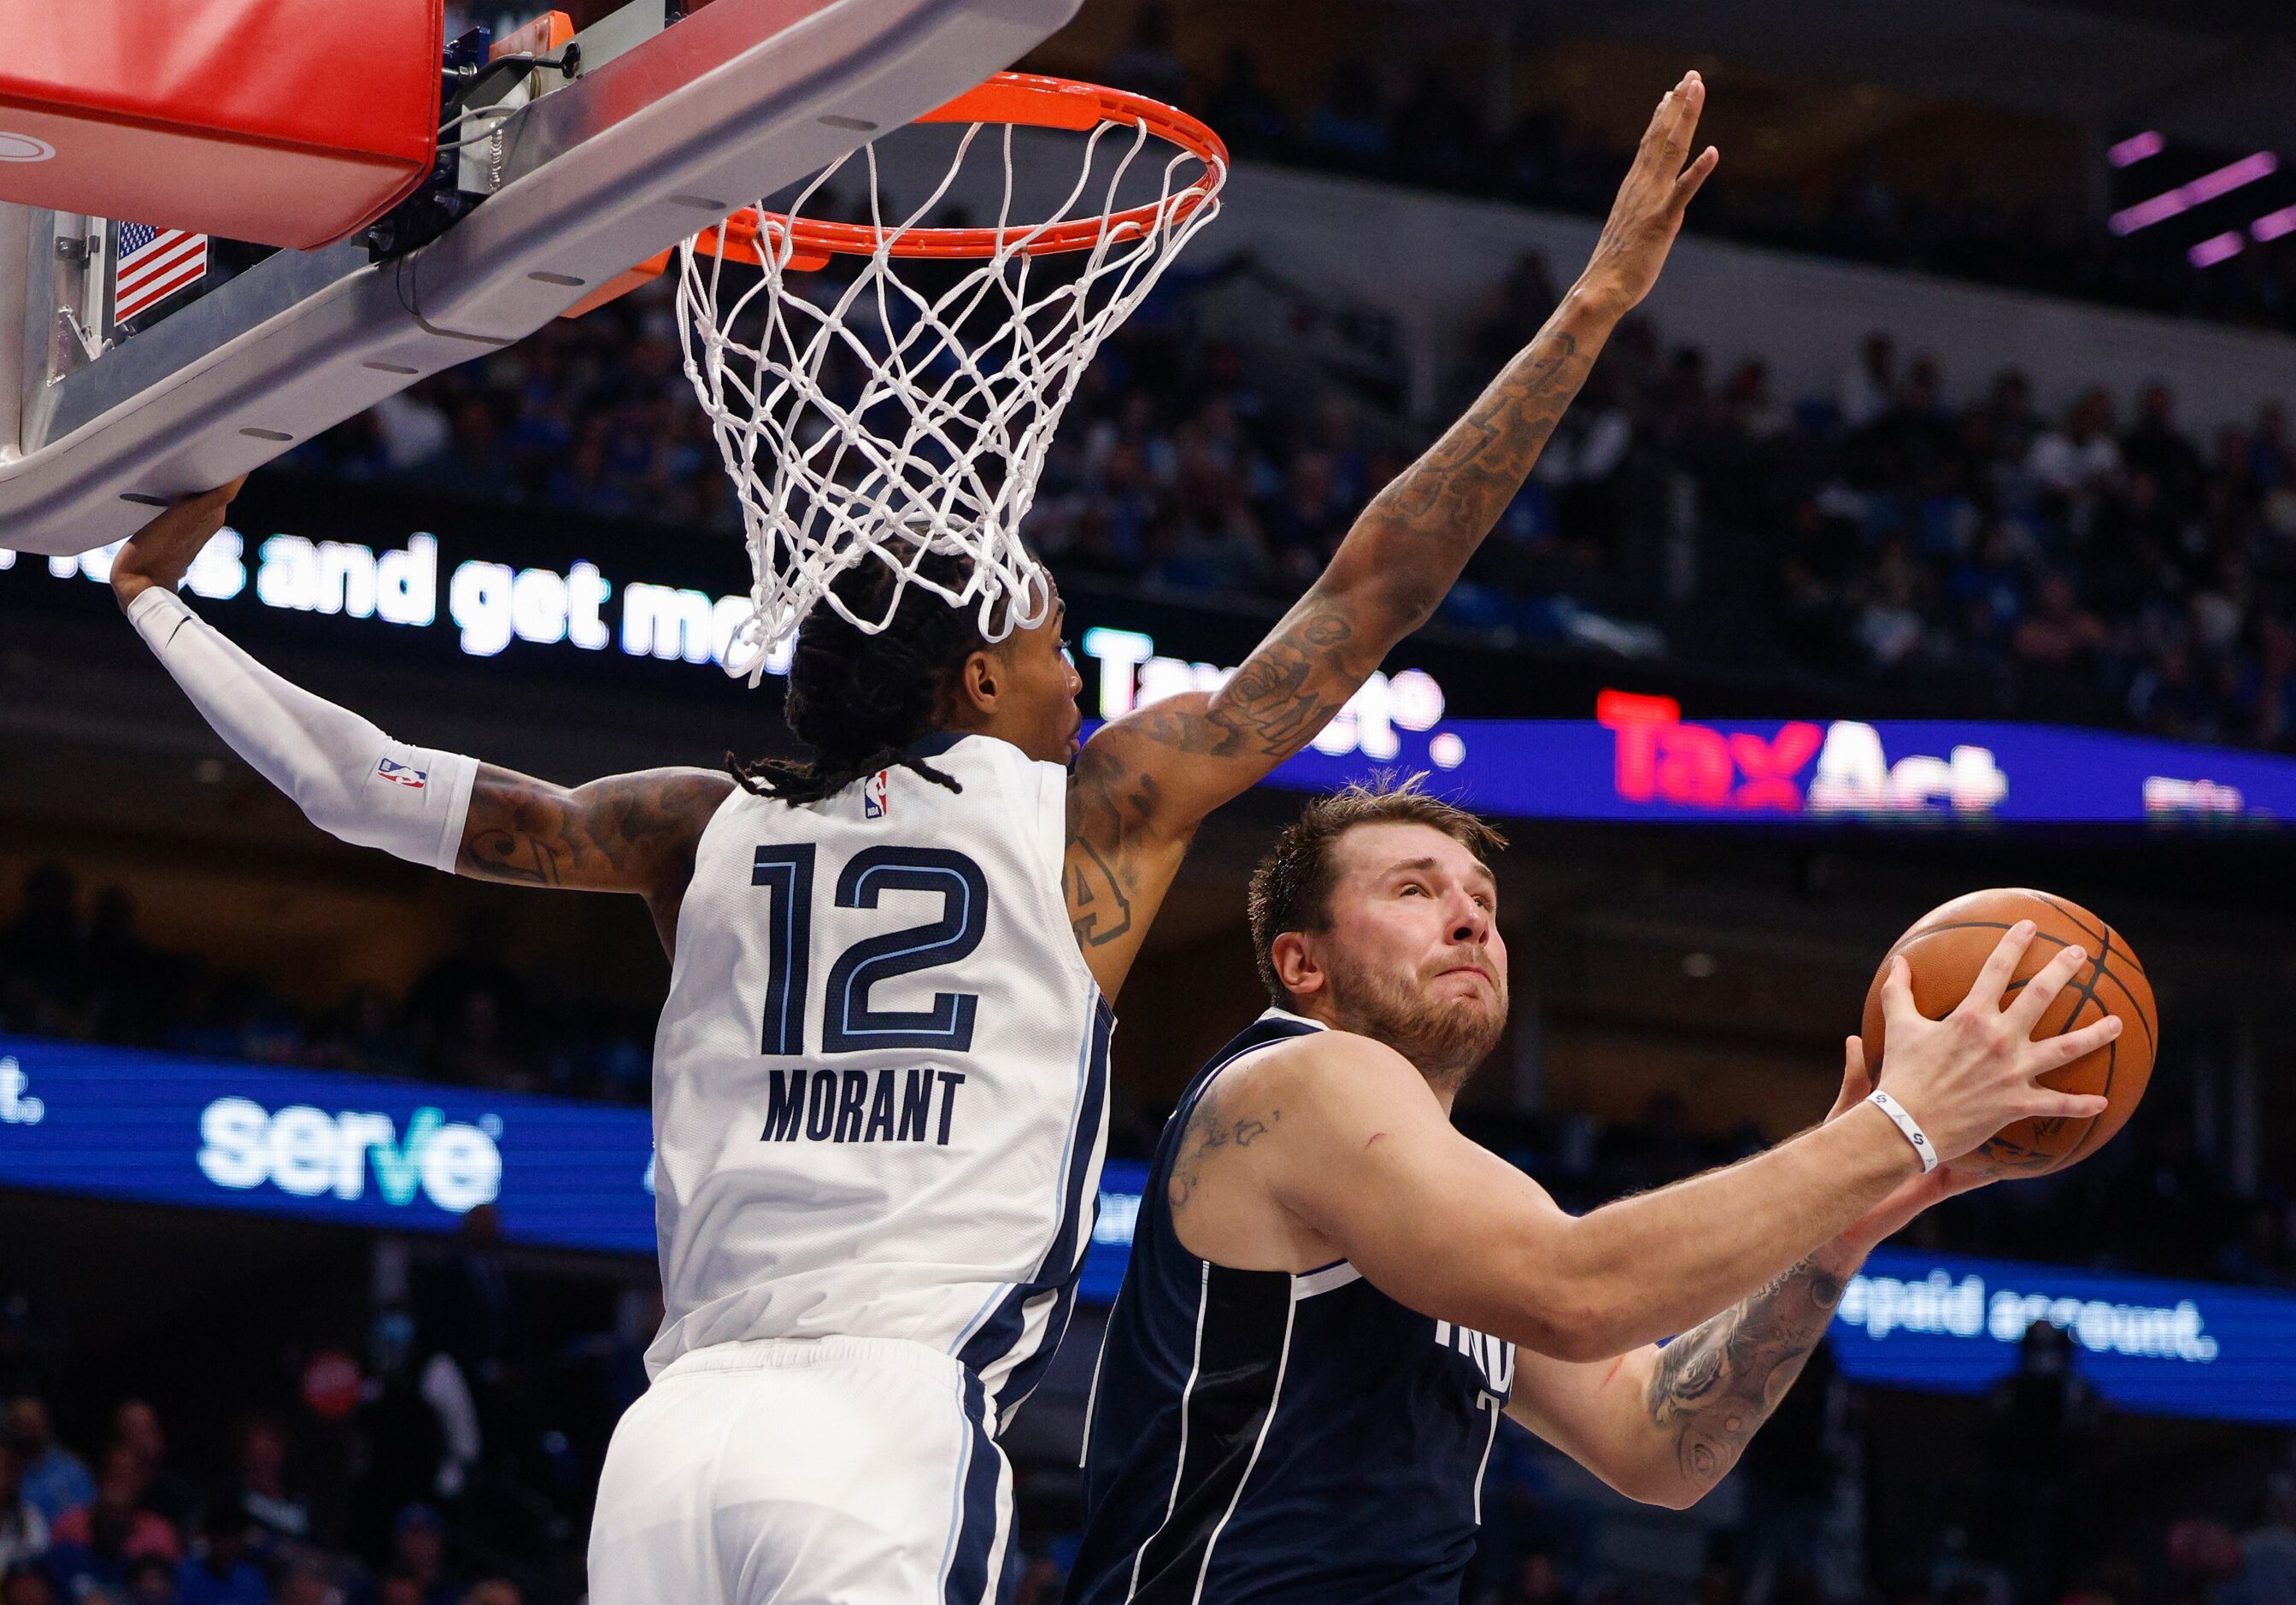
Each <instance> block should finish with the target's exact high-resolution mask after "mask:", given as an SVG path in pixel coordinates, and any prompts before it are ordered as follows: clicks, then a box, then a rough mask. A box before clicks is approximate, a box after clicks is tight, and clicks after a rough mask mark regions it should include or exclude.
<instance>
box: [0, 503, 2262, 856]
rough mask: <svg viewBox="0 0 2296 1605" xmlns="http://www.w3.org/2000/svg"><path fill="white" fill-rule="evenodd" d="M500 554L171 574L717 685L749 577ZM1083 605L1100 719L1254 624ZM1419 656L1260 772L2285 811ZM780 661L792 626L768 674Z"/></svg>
mask: <svg viewBox="0 0 2296 1605" xmlns="http://www.w3.org/2000/svg"><path fill="white" fill-rule="evenodd" d="M501 539H510V538H508V537H504V538H501ZM600 539H602V540H604V539H608V537H607V536H605V535H603V534H602V535H601V536H600ZM577 544H578V542H577ZM565 545H566V542H564V541H558V542H555V543H553V550H560V548H562V547H565ZM504 555H505V553H504V550H503V549H502V548H501V547H499V545H498V544H497V541H496V539H495V538H480V539H472V538H468V537H462V536H456V537H451V538H450V537H448V536H447V535H444V534H432V533H427V532H414V533H408V534H405V535H403V536H396V537H394V538H391V539H382V540H379V541H375V542H373V543H366V542H360V541H356V540H340V539H315V538H313V537H311V536H308V535H305V534H299V533H295V532H291V531H283V532H281V533H276V534H272V535H268V536H262V537H257V536H254V535H250V534H242V532H241V531H235V530H226V531H224V532H223V533H222V534H221V535H220V536H218V537H217V539H216V540H215V541H213V542H212V543H210V545H209V547H208V548H207V549H206V550H205V551H204V552H203V553H202V554H201V557H200V560H199V562H198V563H197V564H194V565H193V568H192V571H191V572H190V574H189V575H188V576H187V578H186V580H185V583H184V588H185V590H186V592H187V593H188V594H189V596H190V597H191V600H192V601H193V605H195V606H198V607H199V608H201V610H202V611H203V612H205V613H209V615H210V616H211V617H213V618H214V619H215V621H217V624H218V625H220V626H221V627H223V628H224V629H225V630H227V631H230V632H233V633H234V634H238V635H242V636H244V638H246V640H247V641H248V643H249V644H250V646H254V647H255V648H256V649H257V650H258V653H260V652H261V651H262V650H264V649H265V646H266V639H267V638H268V636H272V635H276V634H277V632H279V631H281V630H292V631H294V632H295V638H296V639H298V640H299V641H301V642H303V643H304V644H306V645H308V644H309V643H311V642H312V641H313V640H315V639H317V640H324V642H327V643H329V644H334V645H339V646H340V649H341V650H343V651H346V652H357V653H358V654H361V655H362V658H363V659H364V660H365V661H368V662H373V663H377V664H381V663H388V662H389V661H390V660H391V659H392V657H393V656H394V655H401V656H404V657H406V659H408V660H410V661H411V660H413V659H414V658H416V657H429V658H431V659H438V658H440V657H445V658H447V659H449V660H457V661H460V662H462V663H468V664H470V665H471V666H472V667H473V668H477V667H479V666H481V665H495V664H509V665H512V666H520V667H527V668H537V669H544V670H546V671H564V670H570V669H571V670H578V671H583V672H586V673H587V674H589V675H590V676H591V677H592V678H596V677H597V676H598V675H600V674H604V675H608V676H612V677H619V678H621V679H628V680H630V681H631V682H632V683H633V684H636V683H640V682H644V683H645V684H648V685H652V686H654V687H662V688H674V687H676V686H679V685H684V686H689V687H697V688H700V687H706V686H707V685H708V683H709V680H708V678H705V677H711V678H715V679H717V682H718V683H719V684H720V685H721V686H722V685H723V684H724V683H725V680H724V674H725V671H726V669H727V667H728V664H727V662H726V660H727V656H728V654H729V652H731V651H732V650H733V648H732V642H733V641H734V638H735V637H736V633H737V631H738V630H740V628H741V626H742V623H743V621H745V620H746V619H747V618H748V616H749V612H750V598H749V597H748V596H747V595H746V594H745V593H742V592H728V591H726V589H725V588H722V587H713V586H697V585H694V584H692V583H681V582H680V580H691V579H692V578H693V572H692V571H688V572H686V573H685V574H684V575H678V574H673V573H668V572H664V571H663V569H662V567H661V564H662V559H661V558H660V556H658V555H656V554H652V553H650V552H648V551H646V550H644V549H643V548H641V547H635V546H631V545H628V544H627V543H626V542H625V543H623V544H622V545H621V546H620V547H619V555H618V554H617V552H616V551H609V550H599V551H594V552H590V553H589V554H588V555H582V554H581V553H578V552H570V551H565V550H561V551H560V556H557V557H555V558H553V560H552V561H550V562H547V563H525V564H520V563H513V562H508V561H503V560H502V558H503V557H504ZM719 555H720V556H726V554H722V553H721V554H719ZM110 565H111V548H107V549H104V550H100V551H95V552H90V553H86V554H85V555H83V556H77V557H54V558H43V557H23V556H17V555H15V554H12V553H9V552H6V551H0V603H6V602H12V601H21V602H28V603H30V604H31V605H35V606H37V605H41V603H42V602H43V601H47V602H50V603H53V602H55V601H63V602H65V603H67V604H69V605H73V606H86V605H88V604H91V603H94V602H95V601H96V600H97V598H98V597H100V596H101V593H100V592H98V591H96V590H95V589H94V588H95V587H96V586H98V585H101V584H102V582H103V581H104V580H107V579H108V578H109V574H110ZM1071 609H1072V613H1074V614H1075V616H1076V621H1077V626H1082V628H1078V629H1077V644H1078V667H1079V668H1080V669H1081V670H1083V671H1084V674H1085V679H1086V696H1087V703H1088V704H1089V705H1088V708H1087V712H1089V713H1091V714H1093V715H1094V716H1095V717H1097V718H1099V719H1102V720H1106V719H1113V718H1118V717H1120V716H1121V715H1123V714H1125V713H1128V712H1131V711H1132V710H1133V709H1135V708H1137V707H1142V706H1145V705H1147V704H1152V703H1154V702H1156V701H1159V700H1160V699H1161V698H1164V697H1166V696H1170V695H1175V694H1177V693H1180V692H1184V691H1195V690H1210V689H1213V688H1215V687H1218V686H1219V685H1220V684H1222V683H1223V682H1224V681H1225V680H1226V679H1227V677H1228V676H1229V675H1230V674H1232V673H1234V664H1235V663H1238V662H1240V661H1241V660H1242V657H1243V655H1244V654H1246V653H1248V652H1249V651H1250V650H1251V643H1252V641H1253V640H1254V639H1255V638H1257V636H1258V634H1259V630H1260V628H1261V626H1260V624H1259V622H1258V621H1253V620H1250V619H1244V620H1240V621H1232V620H1228V619H1226V618H1225V617H1223V616H1220V615H1216V614H1211V613H1199V614H1197V615H1195V616H1194V618H1193V624H1192V626H1191V628H1192V630H1193V633H1194V635H1195V636H1197V637H1199V638H1210V637H1212V636H1217V638H1220V639H1222V640H1225V641H1226V643H1227V645H1226V646H1225V647H1223V649H1222V650H1221V653H1220V654H1219V657H1218V660H1216V661H1214V660H1206V659H1202V658H1197V657H1193V656H1184V655H1179V654H1174V653H1172V652H1170V651H1169V650H1164V649H1161V648H1160V644H1159V641H1158V639H1157V637H1156V635H1155V634H1154V633H1152V630H1149V629H1144V628H1135V627H1134V624H1133V623H1132V622H1129V621H1128V617H1136V618H1137V619H1138V621H1139V622H1141V623H1146V622H1148V618H1147V616H1146V609H1145V605H1144V604H1141V603H1140V602H1138V601H1137V600H1136V599H1135V598H1130V597H1127V596H1125V595H1122V594H1118V595H1111V596H1107V597H1098V596H1095V597H1089V598H1088V599H1087V597H1085V595H1084V593H1082V592H1079V593H1078V597H1076V598H1072V601H1071ZM1184 611H1185V610H1184ZM1166 612H1167V613H1168V614H1169V613H1170V612H1171V609H1169V608H1167V609H1166ZM1072 628H1076V626H1072ZM1411 652H1412V648H1411V647H1410V646H1406V647H1405V648H1404V649H1403V651H1402V652H1401V653H1399V654H1398V662H1397V663H1395V665H1394V666H1393V667H1392V668H1391V669H1390V670H1389V671H1383V672H1379V673H1374V675H1372V676H1371V678H1370V679H1369V681H1368V682H1367V683H1366V684H1365V686H1364V687H1363V688H1362V689H1361V690H1360V691H1358V692H1357V694H1356V695H1355V696H1354V697H1353V698H1352V699H1351V700H1350V701H1349V703H1348V704H1347V706H1346V707H1345V708H1343V709H1341V712H1339V713H1338V714H1336V715H1335V716H1334V717H1333V719H1332V720H1331V722H1330V723H1329V724H1328V725H1326V726H1325V727H1324V729H1323V730H1321V731H1320V732H1318V733H1317V735H1316V737H1315V739H1314V741H1313V742H1312V744H1311V745H1309V747H1308V750H1306V751H1304V752H1302V753H1300V754H1299V755H1298V756H1297V757H1295V758H1293V759H1292V761H1290V762H1288V763H1286V764H1284V765H1283V768H1282V769H1280V770H1277V772H1276V773H1275V776H1273V777H1272V778H1271V780H1270V784H1271V785H1274V786H1278V787H1283V788H1291V789H1295V790H1310V789H1319V788H1322V787H1325V786H1333V785H1338V784H1341V783H1343V782H1345V781H1349V780H1353V779H1360V778H1364V777H1365V775H1366V774H1367V773H1369V772H1370V771H1371V770H1375V769H1403V770H1428V771H1430V772H1431V774H1432V775H1433V776H1434V777H1435V778H1436V780H1437V781H1438V783H1439V786H1441V788H1442V789H1443V790H1445V791H1446V792H1448V793H1450V794H1456V795H1457V796H1458V797H1459V798H1460V799H1461V800H1462V801H1464V802H1467V803H1468V804H1469V805H1471V806H1473V807H1477V808H1480V809H1483V810H1486V811H1489V812H1492V813H1496V814H1501V815H1505V816H1508V817H1511V818H1515V819H1608V820H1623V821H1653V822H1669V823H1727V824H1753V825H1765V824H1767V825H1771V826H1780V825H1784V826H1792V827H1812V826H1817V825H1825V824H1834V825H1839V824H1842V823H1849V822H1858V823H1875V822H1881V823H1890V822H1896V823H1915V824H1919V823H1925V822H1926V823H1944V824H1961V825H1974V826H2011V827H2013V826H2019V825H2040V824H2051V825H2059V824H2098V825H2132V824H2134V825H2144V824H2153V825H2163V824H2177V823H2184V824H2194V823H2199V824H2208V825H2213V826H2224V825H2227V824H2236V825H2244V826H2250V827H2276V826H2277V824H2278V822H2279V821H2280V820H2282V819H2289V818H2292V817H2296V759H2291V758H2287V757H2283V756H2277V755H2273V754H2269V753H2253V752H2242V751H2235V750H2232V749H2226V748H2220V747H2208V746H2201V745H2194V744H2189V743H2184V742H2173V741H2162V740H2158V739H2153V738H2148V737H2136V736H2128V735H2120V734H2116V733H2112V732H2109V731H2101V730H2091V729H2081V728H2067V727H2060V726H2050V725H2034V724H2016V723H2007V722H1999V721H1990V722H1989V721H1984V720H1858V719H1835V720H1809V719H1792V718H1784V719H1768V720H1706V719H1698V718H1693V717H1691V716H1689V715H1688V714H1686V713H1685V712H1684V710H1683V709H1682V707H1681V706H1680V705H1679V704H1677V703H1676V702H1675V701H1674V700H1672V699H1671V698H1669V697H1665V696H1655V695H1633V694H1629V693H1627V692H1623V691H1617V690H1609V691H1603V692H1601V693H1600V694H1599V695H1593V696H1592V697H1591V701H1592V704H1593V705H1592V706H1591V707H1587V708H1585V709H1584V711H1585V712H1590V713H1592V715H1593V717H1592V718H1564V719H1551V718H1540V719H1527V718H1491V717H1470V718H1463V717H1460V716H1459V715H1458V713H1457V711H1456V708H1455V707H1454V705H1453V704H1454V702H1455V700H1456V699H1455V697H1454V695H1452V693H1453V692H1454V691H1456V690H1457V689H1458V688H1459V687H1460V686H1461V684H1462V682H1463V681H1464V680H1466V679H1468V678H1470V677H1474V678H1475V680H1476V683H1475V685H1474V687H1473V688H1474V691H1475V693H1476V695H1474V696H1473V697H1472V698H1470V699H1467V700H1469V701H1470V703H1471V705H1472V707H1473V708H1474V709H1475V710H1476V711H1477V712H1508V711H1509V707H1510V704H1513V705H1514V706H1521V705H1522V699H1521V698H1514V697H1510V696H1509V695H1507V694H1506V692H1505V690H1504V689H1503V688H1495V687H1494V685H1493V684H1492V681H1493V680H1494V679H1500V678H1502V677H1501V676H1497V675H1492V674H1487V673H1484V672H1482V671H1483V670H1485V669H1488V670H1498V671H1504V670H1505V667H1506V665H1507V664H1508V663H1509V659H1508V657H1507V654H1505V653H1503V652H1500V651H1497V650H1493V651H1490V652H1488V653H1484V652H1480V651H1467V650H1463V649H1460V648H1458V647H1456V646H1451V647H1447V648H1445V649H1444V651H1443V652H1442V653H1439V654H1434V656H1436V657H1439V658H1440V660H1441V662H1442V665H1443V669H1444V674H1445V675H1446V676H1447V677H1449V679H1450V685H1449V687H1447V686H1446V684H1445V682H1444V679H1441V678H1439V677H1438V676H1437V674H1435V673H1433V672H1431V671H1430V670H1429V669H1427V668H1425V667H1420V666H1415V665H1414V664H1413V663H1411V662H1410V655H1411ZM747 666H748V665H746V664H742V663H734V664H733V665H732V667H734V669H736V670H741V669H745V668H746V667H747ZM787 669H788V648H787V646H786V645H785V646H783V648H781V649H779V650H778V651H777V652H776V653H775V654H773V655H772V656H770V657H768V658H767V661H766V663H765V664H764V670H765V672H766V674H767V675H768V676H779V675H781V674H783V673H785V672H786V671H787ZM1525 695H1526V696H1528V695H1529V692H1526V693H1525ZM1583 706H1584V705H1583V704H1582V707H1583ZM410 734H414V733H412V732H410Z"/></svg>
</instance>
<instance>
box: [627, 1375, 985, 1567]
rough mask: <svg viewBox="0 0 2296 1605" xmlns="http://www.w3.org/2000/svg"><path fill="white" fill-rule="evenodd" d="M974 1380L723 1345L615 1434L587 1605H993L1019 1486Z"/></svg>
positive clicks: (657, 1382) (638, 1406)
mask: <svg viewBox="0 0 2296 1605" xmlns="http://www.w3.org/2000/svg"><path fill="white" fill-rule="evenodd" d="M986 1417H987V1412H986V1409H985V1407H984V1404H983V1401H982V1396H981V1391H980V1383H979V1382H978V1381H977V1380H976V1379H973V1378H972V1376H971V1375H970V1374H969V1373H968V1372H967V1371H966V1370H964V1367H963V1366H961V1365H959V1364H958V1363H957V1362H955V1360H953V1359H951V1358H950V1357H949V1356H948V1355H947V1354H941V1353H940V1352H939V1351H938V1350H935V1349H930V1348H927V1347H925V1346H922V1344H914V1343H904V1342H899V1341H897V1340H893V1339H888V1338H877V1337H821V1338H814V1339H810V1340H792V1341H786V1342H784V1341H758V1342H750V1343H723V1344H717V1345H713V1346H709V1347H707V1348H699V1349H694V1350H693V1351H691V1352H690V1353H688V1354H684V1355H682V1356H680V1357H679V1358H678V1359H676V1361H673V1362H671V1363H670V1364H669V1365H668V1367H667V1368H665V1369H664V1370H663V1371H662V1373H661V1375H660V1376H659V1377H657V1378H656V1379H654V1384H653V1386H652V1387H651V1388H649V1389H648V1390H647V1391H646V1394H645V1395H644V1397H643V1398H641V1399H639V1400H638V1402H637V1403H635V1404H633V1405H631V1406H630V1408H629V1411H628V1412H627V1414H625V1415H624V1416H623V1417H622V1420H621V1424H620V1425H619V1426H618V1427H617V1428H615V1429H614V1441H613V1444H612V1445H611V1447H610V1448H609V1449H608V1450H607V1451H606V1465H605V1469H604V1471H603V1473H602V1474H601V1476H600V1478H599V1482H598V1507H597V1513H596V1515H595V1516H594V1518H593V1519H592V1521H591V1527H590V1605H832V1602H833V1605H993V1602H994V1601H996V1598H997V1594H998V1584H999V1581H1000V1579H1001V1574H1002V1573H1003V1571H1004V1569H1005V1560H1006V1557H1007V1554H1008V1552H1009V1550H1010V1539H1011V1536H1012V1530H1013V1522H1012V1511H1013V1479H1012V1474H1011V1471H1010V1470H1009V1469H1008V1468H1007V1467H1006V1465H1005V1455H1004V1452H1003V1451H1002V1450H1000V1449H999V1448H998V1447H997V1446H996V1439H995V1438H994V1437H993V1436H991V1434H990V1431H989V1428H988V1422H987V1419H986Z"/></svg>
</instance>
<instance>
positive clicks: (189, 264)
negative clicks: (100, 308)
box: [111, 223, 208, 324]
mask: <svg viewBox="0 0 2296 1605" xmlns="http://www.w3.org/2000/svg"><path fill="white" fill-rule="evenodd" d="M207 270H208V237H207V235H203V234H185V233H184V231H183V230H182V229H180V228H154V227H152V226H151V225H150V224H148V223H122V224H121V225H120V226H119V271H118V274H117V276H115V277H114V279H113V280H112V290H111V321H112V322H113V323H115V324H123V323H126V322H127V320H128V319H129V318H131V317H135V315H136V314H137V313H138V312H141V311H143V309H145V308H147V307H149V306H151V305H152V303H153V302H154V301H159V300H165V299H167V298H168V296H170V295H173V294H174V293H175V292H176V291H178V290H182V289H185V288H187V287H189V286H190V285H192V284H197V283H198V282H199V281H200V279H201V278H202V277H204V276H206V274H207Z"/></svg>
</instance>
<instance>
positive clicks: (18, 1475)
mask: <svg viewBox="0 0 2296 1605" xmlns="http://www.w3.org/2000/svg"><path fill="white" fill-rule="evenodd" d="M23 1467H24V1462H23V1460H22V1457H21V1455H19V1454H18V1453H17V1451H16V1446H15V1445H14V1444H12V1443H9V1442H7V1441H5V1440H0V1576H4V1575H5V1574H6V1573H7V1572H8V1571H9V1570H10V1569H11V1568H14V1567H17V1566H20V1565H21V1564H22V1563H23V1562H25V1561H27V1560H37V1559H39V1557H40V1556H42V1555H43V1554H45V1553H46V1552H47V1548H48V1520H47V1518H46V1517H45V1516H43V1515H41V1514H40V1512H39V1510H37V1508H36V1507H35V1506H34V1505H33V1504H32V1503H31V1502H30V1501H29V1500H28V1499H26V1498H25V1497H24V1486H23Z"/></svg>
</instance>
